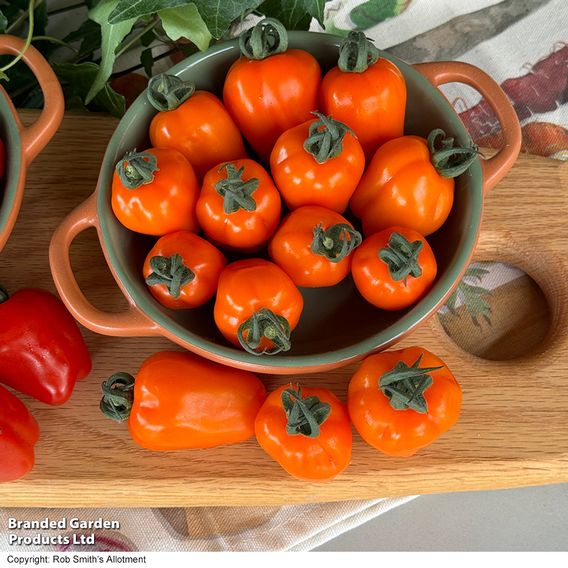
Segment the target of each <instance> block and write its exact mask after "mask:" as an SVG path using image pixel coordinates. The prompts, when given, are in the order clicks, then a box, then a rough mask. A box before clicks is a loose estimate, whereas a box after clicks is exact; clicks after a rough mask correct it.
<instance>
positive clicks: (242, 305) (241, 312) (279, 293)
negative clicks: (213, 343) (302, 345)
mask: <svg viewBox="0 0 568 568" xmlns="http://www.w3.org/2000/svg"><path fill="white" fill-rule="evenodd" d="M303 307H304V299H303V298H302V294H300V291H299V290H298V288H296V285H295V284H294V282H292V280H291V279H290V277H289V276H288V275H287V274H286V273H285V272H284V271H283V270H282V269H281V268H279V267H278V266H276V264H273V263H272V262H268V261H267V260H263V259H261V258H248V259H246V260H239V261H237V262H233V263H231V264H229V265H228V266H227V267H226V268H225V269H224V270H223V272H222V273H221V277H220V278H219V286H218V288H217V298H216V301H215V309H214V318H215V323H216V324H217V327H218V328H219V331H220V332H221V333H222V334H223V335H224V336H225V338H226V339H227V340H228V341H230V342H231V343H233V344H234V345H236V346H237V347H239V346H240V347H242V348H243V349H245V350H246V351H248V352H249V353H252V354H253V355H264V354H266V355H275V354H276V353H280V352H281V351H288V350H289V349H290V348H291V346H292V344H291V341H290V334H291V332H292V331H293V330H294V328H295V327H296V325H298V321H299V320H300V315H301V314H302V309H303Z"/></svg>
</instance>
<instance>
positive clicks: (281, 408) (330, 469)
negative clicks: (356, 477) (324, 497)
mask: <svg viewBox="0 0 568 568" xmlns="http://www.w3.org/2000/svg"><path fill="white" fill-rule="evenodd" d="M255 433H256V439H257V440H258V443H259V444H260V446H261V447H262V449H263V450H264V451H265V452H266V453H267V454H268V455H269V456H270V457H271V458H273V459H274V460H275V461H277V462H278V463H279V464H280V465H281V466H282V467H283V468H284V469H285V470H286V471H287V472H288V473H289V474H290V475H293V476H294V477H297V478H299V479H304V480H307V481H325V480H328V479H332V478H334V477H335V476H336V475H338V474H339V473H341V472H342V471H343V470H344V469H345V468H346V467H347V466H348V465H349V462H350V461H351V446H352V443H353V434H352V431H351V422H350V421H349V415H348V414H347V411H346V409H345V407H344V406H343V404H342V403H341V402H340V401H339V399H338V398H337V397H336V396H335V395H334V394H333V393H332V392H330V391H329V390H326V389H321V388H304V389H302V388H300V387H299V386H297V387H296V388H294V387H293V386H292V385H284V386H281V387H280V388H278V389H276V390H275V391H273V392H272V393H270V394H269V395H268V398H267V399H266V401H265V402H264V404H263V405H262V407H261V409H260V411H259V412H258V414H257V416H256V421H255Z"/></svg>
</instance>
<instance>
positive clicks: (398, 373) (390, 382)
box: [379, 355, 443, 414]
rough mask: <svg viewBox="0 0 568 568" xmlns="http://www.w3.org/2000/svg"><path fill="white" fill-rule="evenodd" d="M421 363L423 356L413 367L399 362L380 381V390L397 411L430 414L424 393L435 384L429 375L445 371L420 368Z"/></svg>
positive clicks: (436, 368) (435, 368) (437, 368)
mask: <svg viewBox="0 0 568 568" xmlns="http://www.w3.org/2000/svg"><path fill="white" fill-rule="evenodd" d="M421 361H422V355H420V357H418V359H417V360H416V361H415V362H414V363H413V364H412V366H411V367H409V366H408V365H407V364H406V363H404V362H403V361H399V362H398V363H397V364H396V365H395V366H394V369H391V370H390V371H389V372H388V373H385V374H384V375H382V376H381V378H380V379H379V388H380V389H381V391H382V392H383V394H384V395H385V396H386V397H387V398H388V399H389V403H390V405H391V406H392V408H394V409H395V410H415V411H416V412H419V413H420V414H426V413H427V412H428V404H427V403H426V399H425V398H424V391H425V390H426V389H427V388H428V387H430V386H431V385H432V383H433V382H434V379H433V378H432V377H431V376H430V375H429V373H432V372H433V371H438V370H439V369H443V366H441V367H423V368H420V362H421Z"/></svg>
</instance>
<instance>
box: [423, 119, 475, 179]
mask: <svg viewBox="0 0 568 568" xmlns="http://www.w3.org/2000/svg"><path fill="white" fill-rule="evenodd" d="M428 147H429V148H430V157H431V160H432V165H433V166H434V167H435V168H436V171H437V172H438V173H439V174H440V175H441V176H442V177H446V178H454V177H457V176H459V175H461V174H463V173H464V172H465V171H466V170H467V169H468V168H469V166H471V164H473V162H475V160H476V159H477V157H478V156H482V154H481V152H480V151H479V148H478V147H477V146H475V144H473V142H471V141H470V145H469V146H454V138H453V137H447V136H446V133H445V132H444V131H443V130H442V129H441V128H435V129H434V130H432V132H430V134H429V135H428Z"/></svg>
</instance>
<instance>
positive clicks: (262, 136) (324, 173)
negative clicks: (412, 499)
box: [102, 19, 476, 480]
mask: <svg viewBox="0 0 568 568" xmlns="http://www.w3.org/2000/svg"><path fill="white" fill-rule="evenodd" d="M240 47H241V52H242V56H241V57H240V58H239V59H238V60H237V61H236V62H234V64H233V65H232V66H231V67H230V69H229V70H228V72H227V74H226V77H225V82H224V87H223V101H221V100H220V99H219V98H217V97H216V96H215V95H214V94H212V93H210V92H207V91H195V88H194V86H193V85H192V84H190V83H186V82H184V81H182V80H181V79H180V78H178V77H176V76H172V75H167V74H164V75H159V76H157V77H155V78H153V79H152V80H151V81H150V84H149V90H148V93H149V95H148V96H149V99H150V102H151V103H152V104H153V106H155V107H156V108H157V109H158V110H159V112H158V114H156V116H155V117H154V118H153V120H152V123H151V126H150V140H151V143H152V148H149V149H147V150H145V151H143V152H136V151H133V152H129V153H128V154H127V155H126V156H124V158H123V159H122V160H120V161H119V162H118V164H117V167H116V173H115V176H114V180H113V187H112V207H113V210H114V212H115V214H116V216H117V218H118V219H119V220H120V221H121V223H123V224H124V225H125V226H126V227H128V228H129V229H131V230H133V231H137V232H140V233H144V234H148V235H155V236H158V237H159V239H158V240H157V242H156V243H155V245H154V247H153V248H152V250H151V251H150V252H149V253H148V256H147V258H146V261H145V263H144V267H143V273H144V277H145V280H146V283H147V284H148V286H149V289H150V292H151V293H152V294H153V296H154V297H155V298H156V299H157V300H158V301H159V302H161V303H162V304H163V305H164V306H166V307H168V308H172V309H187V308H194V307H197V306H200V305H203V304H204V303H206V302H207V301H209V300H210V299H211V298H213V297H214V296H215V297H216V299H215V306H214V319H215V322H216V324H217V326H218V328H219V330H220V331H221V333H222V334H223V335H224V336H225V338H226V339H227V340H228V341H230V342H232V343H233V344H234V345H236V346H241V347H242V348H244V349H246V350H247V351H248V352H250V353H253V354H255V355H261V354H271V355H272V354H276V353H279V352H281V351H287V350H288V349H290V346H291V339H290V336H291V332H292V331H293V330H294V328H295V326H296V325H297V323H298V321H299V319H300V315H301V312H302V308H303V299H302V295H301V293H300V291H299V290H298V287H323V286H333V285H335V284H337V283H339V282H340V281H342V280H343V279H344V278H346V277H347V276H348V275H349V274H350V273H351V274H352V276H353V280H354V282H355V284H356V286H357V289H358V290H359V291H360V293H361V294H362V295H363V297H364V298H365V299H366V300H367V301H368V302H370V303H371V304H373V305H374V306H377V307H379V308H382V309H386V310H398V309H403V308H405V307H408V306H410V305H412V304H413V303H414V302H416V301H417V300H418V299H419V298H420V297H422V296H423V295H424V294H425V293H426V291H427V290H428V288H429V287H430V285H431V284H432V282H433V281H434V279H435V277H436V260H435V257H434V254H433V252H432V249H431V248H430V246H429V244H428V242H427V241H426V239H425V237H426V236H428V235H430V234H431V233H433V232H434V231H436V230H437V229H439V228H440V227H441V226H442V225H443V223H444V222H445V220H446V218H447V217H448V215H449V213H450V210H451V208H452V204H453V193H454V179H453V178H454V177H455V176H457V175H460V174H461V173H463V172H464V171H465V170H466V169H467V167H468V166H469V164H470V163H471V162H472V161H473V159H475V157H476V149H475V148H474V147H473V146H472V147H469V148H456V147H454V144H453V140H452V139H451V138H446V136H445V133H444V132H443V131H441V130H439V129H437V130H434V131H433V132H432V133H431V134H430V136H429V137H428V139H424V138H421V137H418V136H405V135H404V117H405V108H406V85H405V80H404V77H403V75H402V73H401V72H400V70H399V69H398V68H397V67H396V65H394V64H393V63H392V62H391V61H389V60H387V59H384V58H379V57H378V51H377V49H376V48H375V47H374V45H373V44H372V43H371V42H370V41H369V40H368V39H367V38H366V37H365V35H364V34H362V33H360V32H352V33H351V34H349V36H348V37H347V38H346V39H345V40H344V41H343V43H342V45H341V47H340V50H339V58H338V65H337V66H336V67H334V68H332V69H331V70H330V71H328V72H327V73H326V74H325V76H323V78H322V74H321V69H320V66H319V64H318V62H317V61H316V59H315V58H314V57H313V56H312V55H311V54H310V53H308V52H306V51H304V50H301V49H288V45H287V35H286V30H285V29H284V28H283V27H282V25H281V24H280V23H279V22H277V21H275V20H272V19H267V20H264V21H262V22H260V23H259V24H258V25H256V26H255V27H254V28H252V29H251V30H248V31H246V32H244V33H243V35H242V36H241V38H240ZM243 139H244V140H243ZM245 141H246V144H248V146H247V145H246V144H245ZM247 148H248V149H247ZM249 149H250V152H249ZM251 156H252V157H251ZM282 202H284V205H285V207H286V208H287V209H288V213H287V215H286V216H285V217H284V219H283V220H281V217H282V209H283V205H282ZM348 208H349V209H350V211H351V213H352V214H353V215H354V216H355V217H356V218H357V219H358V220H357V221H354V222H355V224H360V225H361V227H362V233H361V232H360V231H358V230H357V229H356V228H355V227H354V225H353V223H351V222H350V221H349V220H348V219H347V218H346V217H344V216H343V215H344V214H345V213H346V211H347V209H348ZM348 215H349V214H348ZM199 231H202V234H203V236H199V235H198V233H199ZM221 250H223V251H224V252H221ZM263 250H267V252H268V257H269V258H270V260H267V259H266V257H262V256H261V251H263ZM226 253H230V254H233V253H237V254H245V255H248V258H244V259H240V260H236V261H233V262H230V263H227V259H226V256H225V254H226ZM103 390H104V391H105V398H104V399H103V403H102V408H103V410H104V411H105V412H106V413H107V414H108V415H109V416H111V417H113V418H116V419H119V420H121V419H125V418H126V417H129V426H130V431H131V434H132V437H133V438H134V439H135V440H136V441H137V442H138V443H139V444H141V445H142V446H144V447H147V448H150V449H154V450H171V449H182V448H191V447H211V446H215V445H220V444H225V443H235V442H239V441H242V440H244V439H246V438H248V437H250V436H251V435H253V434H256V438H257V440H258V441H259V443H260V445H261V446H262V447H263V449H264V450H265V451H266V452H267V453H268V454H269V455H271V456H272V457H273V458H275V459H276V460H277V461H278V462H279V463H280V464H281V465H282V466H283V467H284V468H285V469H286V470H287V471H288V472H289V473H291V474H292V475H295V476H296V477H300V478H303V479H313V480H316V479H328V478H331V477H334V476H335V475H337V474H338V473H339V472H340V471H342V470H343V469H344V468H345V467H346V466H347V465H348V464H349V461H350V459H351V444H352V433H351V423H353V424H354V425H355V428H356V429H357V431H358V432H359V433H360V434H361V436H362V437H363V438H364V439H365V440H366V441H367V442H368V443H369V444H371V445H373V446H374V447H376V448H378V449H380V450H381V451H383V452H385V453H387V454H390V455H398V456H403V455H411V454H412V453H414V452H415V451H416V450H418V449H419V448H421V447H424V446H425V445H427V444H429V443H430V442H431V441H433V440H434V439H435V438H436V437H438V436H439V435H440V434H442V433H443V432H445V431H446V430H447V429H449V428H450V427H451V426H452V425H453V424H454V423H455V421H456V420H457V417H458V415H459V411H460V406H461V390H460V387H459V385H458V383H457V382H456V380H455V378H454V377H453V375H452V373H451V372H450V371H449V369H448V368H447V367H446V366H445V365H444V363H443V362H442V361H441V360H440V359H438V358H437V357H436V356H435V355H433V354H431V353H429V352H428V351H426V350H424V349H420V348H410V349H406V350H403V351H393V352H388V353H382V354H379V355H373V356H371V357H368V358H367V359H366V360H365V361H364V362H363V363H362V365H361V366H360V367H359V369H358V370H357V372H356V373H355V375H354V376H353V377H352V379H351V382H350V385H349V392H348V399H349V400H348V408H347V409H346V408H345V407H344V406H343V405H342V403H341V402H340V401H339V400H338V399H337V398H336V397H335V395H333V394H332V393H331V392H330V391H328V390H325V389H310V388H306V389H304V390H303V391H302V389H301V388H300V387H299V386H296V387H294V386H293V385H289V386H283V387H280V388H279V389H277V390H275V391H274V392H273V393H271V394H270V395H268V397H267V396H266V391H265V388H264V385H263V384H262V382H261V381H260V380H259V379H258V378H257V377H255V376H254V375H252V374H251V373H247V372H245V371H238V370H235V369H229V368H224V367H221V366H219V365H217V364H215V363H211V362H208V361H204V360H201V359H199V358H197V357H195V356H194V355H190V354H188V353H184V354H182V353H174V352H163V353H158V354H156V355H154V356H152V357H150V359H148V360H147V361H146V362H145V363H144V364H143V365H142V368H141V369H140V371H139V373H138V376H137V377H136V380H134V378H133V377H130V378H128V377H126V378H125V376H124V375H121V374H119V375H116V376H115V377H112V378H111V379H110V380H109V382H108V383H106V384H105V386H104V387H103ZM121 392H122V394H121ZM188 392H191V393H192V396H185V395H186V394H187V393H188ZM146 399H148V400H150V401H151V403H148V404H146ZM401 410H407V411H408V412H399V411H401ZM409 413H410V414H409ZM196 425H197V426H196ZM196 428H197V429H196Z"/></svg>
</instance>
